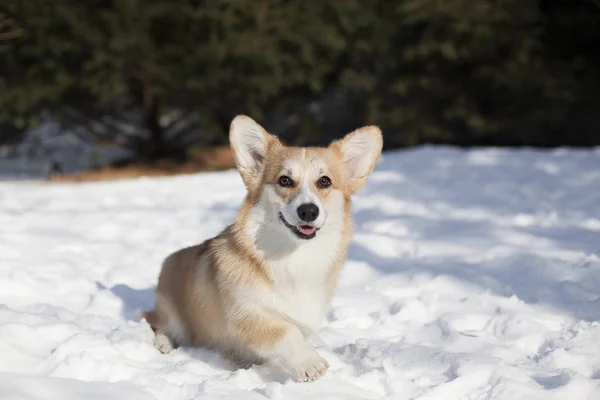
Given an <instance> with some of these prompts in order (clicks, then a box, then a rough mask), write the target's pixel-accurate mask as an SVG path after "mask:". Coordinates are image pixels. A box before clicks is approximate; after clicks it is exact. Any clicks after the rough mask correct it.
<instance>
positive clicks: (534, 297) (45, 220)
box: [0, 147, 600, 400]
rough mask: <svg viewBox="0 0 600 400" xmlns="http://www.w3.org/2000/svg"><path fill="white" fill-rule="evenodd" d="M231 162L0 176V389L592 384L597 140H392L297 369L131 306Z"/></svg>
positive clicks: (71, 391)
mask: <svg viewBox="0 0 600 400" xmlns="http://www.w3.org/2000/svg"><path fill="white" fill-rule="evenodd" d="M243 196H244V188H243V185H242V181H241V179H240V178H239V176H238V174H237V172H235V171H228V172H222V173H209V174H197V175H190V176H179V177H171V178H153V179H146V178H143V179H137V180H130V181H118V182H103V183H89V184H88V183H86V184H56V183H43V182H5V183H0V398H1V399H11V400H12V399H29V400H39V399H44V400H49V399H97V400H105V399H141V400H143V399H195V398H201V399H263V398H272V399H308V398H311V399H312V398H314V399H398V400H400V399H444V400H452V399H472V400H475V399H478V400H479V399H481V400H483V399H506V400H519V399H524V400H536V399H541V400H549V399H595V400H597V399H600V323H599V322H598V321H599V320H600V150H599V149H595V150H570V149H569V150H567V149H559V150H553V151H534V150H528V149H524V150H503V149H479V150H469V151H465V150H458V149H454V148H446V147H420V148H417V149H414V150H409V151H396V152H387V153H384V155H383V156H382V159H381V160H380V162H379V163H378V165H377V168H376V170H375V172H374V173H373V175H372V177H371V179H370V180H369V183H368V184H367V186H366V187H365V189H364V190H363V191H362V192H361V193H360V194H359V195H358V196H356V197H355V200H354V206H353V214H354V216H355V220H356V233H355V236H354V240H353V242H352V245H351V247H350V251H349V259H348V262H347V264H346V266H345V270H344V273H343V276H342V279H341V281H340V285H339V287H338V290H337V292H336V295H335V297H334V299H333V302H332V307H331V311H330V313H329V315H328V318H327V322H326V323H325V324H324V326H323V327H322V329H321V330H320V332H319V334H318V340H317V341H316V343H317V346H318V348H319V352H320V353H321V354H322V355H323V356H324V357H325V358H326V359H327V360H328V361H329V363H330V364H331V368H330V369H329V371H327V373H326V374H325V375H324V376H323V377H322V378H321V379H319V380H318V381H315V382H311V383H296V382H294V381H292V380H289V379H286V378H285V377H283V376H281V375H280V374H279V373H278V372H277V371H273V370H272V369H270V367H268V366H254V367H252V368H251V369H248V370H236V369H234V368H233V367H232V366H231V365H230V364H229V363H228V362H227V361H225V360H224V359H223V358H222V357H220V356H219V355H218V354H216V353H215V352H213V351H209V350H205V349H189V348H180V349H177V350H175V351H174V352H172V353H171V354H168V355H163V354H161V353H159V352H158V351H157V350H156V349H155V348H154V346H153V345H152V337H153V334H152V331H151V329H150V327H149V326H148V325H147V324H146V323H145V321H140V319H139V316H138V313H139V312H140V311H142V310H146V309H150V308H151V307H152V306H153V303H154V295H153V289H154V285H155V284H156V280H157V276H158V272H159V269H160V264H161V261H162V259H163V258H164V257H165V256H166V255H168V254H169V253H170V252H172V251H174V250H176V249H178V248H180V247H183V246H187V245H191V244H195V243H199V242H201V241H203V240H204V239H207V238H209V237H211V236H212V235H215V234H216V233H218V232H219V231H220V230H221V229H222V228H224V227H225V226H226V225H227V224H229V223H230V222H231V221H232V220H233V218H234V216H235V215H236V212H237V209H238V208H239V206H240V204H241V202H242V200H243Z"/></svg>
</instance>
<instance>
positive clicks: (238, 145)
mask: <svg viewBox="0 0 600 400" xmlns="http://www.w3.org/2000/svg"><path fill="white" fill-rule="evenodd" d="M273 140H276V139H275V138H274V137H273V136H271V135H269V133H268V132H267V131H266V130H264V128H263V127H262V126H260V125H259V124H258V123H257V122H256V121H254V120H253V119H252V118H250V117H247V116H245V115H238V116H237V117H235V118H234V119H233V121H232V122H231V127H230V129H229V142H230V143H231V149H232V151H233V157H234V158H235V163H236V165H237V168H238V171H240V175H241V176H242V179H243V180H244V183H245V184H246V186H247V187H248V189H251V190H252V188H253V187H254V186H255V184H256V183H257V182H258V181H259V178H260V174H261V173H262V170H263V165H264V161H265V157H266V155H267V151H268V150H269V146H270V144H271V142H272V141H273Z"/></svg>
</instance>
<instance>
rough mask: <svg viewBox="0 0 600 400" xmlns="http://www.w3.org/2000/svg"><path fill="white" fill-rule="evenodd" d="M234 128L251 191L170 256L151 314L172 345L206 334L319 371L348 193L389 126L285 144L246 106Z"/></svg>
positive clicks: (241, 351)
mask: <svg viewBox="0 0 600 400" xmlns="http://www.w3.org/2000/svg"><path fill="white" fill-rule="evenodd" d="M229 140H230V143H231V148H232V151H233V155H234V158H235V162H236V166H237V169H238V171H239V173H240V175H241V177H242V180H243V182H244V184H245V186H246V188H247V196H246V199H245V202H244V203H243V206H242V207H241V210H240V212H239V214H238V216H237V218H236V219H235V221H234V222H233V224H232V225H230V226H229V227H227V228H226V229H225V230H224V231H223V232H221V233H220V234H219V235H218V236H216V237H215V238H212V239H209V240H207V241H205V242H204V243H202V244H199V245H196V246H193V247H188V248H185V249H182V250H179V251H177V252H175V253H173V254H171V255H170V256H168V257H167V258H166V259H165V261H164V262H163V265H162V271H161V273H160V276H159V279H158V285H157V288H156V306H155V308H154V310H153V311H150V312H147V313H145V314H144V317H145V318H146V321H147V322H148V323H149V324H150V326H151V327H152V329H153V331H154V332H155V337H154V344H155V346H156V347H157V348H158V350H160V351H161V352H163V353H168V352H170V351H171V350H173V349H174V348H175V347H177V346H203V347H207V348H213V349H216V350H218V351H220V352H221V353H222V354H224V355H226V356H228V357H229V358H231V359H234V360H237V361H239V362H241V363H243V364H244V365H246V366H250V365H252V364H254V363H263V362H267V361H268V362H271V363H272V364H274V365H276V366H278V367H280V368H282V369H283V370H284V371H285V372H286V373H287V374H289V375H291V376H292V377H294V378H296V379H297V380H299V381H311V380H315V379H317V378H319V377H320V376H321V375H322V374H323V373H324V372H325V371H326V370H327V368H328V367H329V364H328V362H327V360H325V359H324V358H323V357H321V356H320V355H319V354H318V353H317V351H316V350H315V348H314V347H312V346H311V345H310V344H309V343H308V342H307V338H309V337H310V335H311V334H313V333H314V332H315V331H317V330H318V329H319V328H320V326H321V324H322V322H323V320H324V318H325V314H326V312H327V308H328V306H329V302H330V299H331V296H332V292H333V290H334V288H335V286H336V283H337V280H338V276H339V274H340V270H341V268H342V267H343V265H344V262H345V260H346V255H347V249H348V244H349V242H350V239H351V234H352V229H353V225H352V217H351V212H350V203H351V200H350V196H351V195H353V194H355V193H356V192H358V191H359V190H360V189H361V188H362V186H363V185H364V184H365V182H366V181H367V178H368V176H369V174H370V173H371V171H372V170H373V167H374V166H375V162H376V161H377V159H378V158H379V155H380V154H381V149H382V136H381V131H380V129H379V128H378V127H376V126H365V127H362V128H360V129H357V130H355V131H354V132H352V133H349V134H348V135H346V136H345V137H344V138H343V139H341V140H337V141H334V142H333V143H331V144H330V145H329V146H328V147H306V148H303V147H287V146H285V145H283V144H282V143H281V141H280V140H279V139H277V138H276V137H275V136H272V135H271V134H269V133H267V131H265V129H263V128H262V127H261V126H260V125H259V124H258V123H256V122H255V121H254V120H252V119H251V118H249V117H247V116H243V115H241V116H237V117H235V118H234V120H233V121H232V123H231V127H230V133H229Z"/></svg>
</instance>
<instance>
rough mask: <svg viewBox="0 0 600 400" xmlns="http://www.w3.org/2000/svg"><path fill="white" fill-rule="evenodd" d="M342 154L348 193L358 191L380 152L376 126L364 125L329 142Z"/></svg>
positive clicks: (381, 138) (379, 137) (379, 140)
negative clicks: (341, 137) (339, 138)
mask: <svg viewBox="0 0 600 400" xmlns="http://www.w3.org/2000/svg"><path fill="white" fill-rule="evenodd" d="M331 146H334V147H337V148H338V150H339V152H340V153H341V156H342V161H343V163H344V171H345V173H346V178H347V179H348V191H349V192H350V194H355V193H356V192H358V191H359V190H360V189H361V188H362V187H363V186H364V184H365V183H366V182H367V178H368V177H369V174H370V173H371V171H372V170H373V167H374V166H375V162H376V161H377V159H378V158H379V155H380V154H381V148H382V147H383V137H382V136H381V129H379V127H377V126H365V127H362V128H359V129H357V130H355V131H354V132H352V133H349V134H347V135H346V136H345V137H344V138H343V139H341V140H338V141H336V142H334V143H332V144H331Z"/></svg>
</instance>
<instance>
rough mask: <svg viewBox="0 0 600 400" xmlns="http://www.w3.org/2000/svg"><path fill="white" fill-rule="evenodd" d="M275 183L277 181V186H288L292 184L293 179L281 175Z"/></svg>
mask: <svg viewBox="0 0 600 400" xmlns="http://www.w3.org/2000/svg"><path fill="white" fill-rule="evenodd" d="M277 183H279V186H281V187H290V186H294V181H292V179H291V178H290V177H289V176H285V175H284V176H282V177H280V178H279V180H278V181H277Z"/></svg>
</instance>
